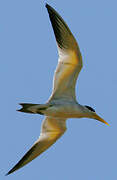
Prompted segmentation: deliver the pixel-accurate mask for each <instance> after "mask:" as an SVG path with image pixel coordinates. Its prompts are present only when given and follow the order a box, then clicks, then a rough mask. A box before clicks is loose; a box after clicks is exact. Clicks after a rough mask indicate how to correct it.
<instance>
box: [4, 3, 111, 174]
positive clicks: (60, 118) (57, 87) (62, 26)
mask: <svg viewBox="0 0 117 180" xmlns="http://www.w3.org/2000/svg"><path fill="white" fill-rule="evenodd" d="M45 6H46V8H47V12H48V14H49V18H50V22H51V25H52V28H53V31H54V35H55V39H56V44H57V49H58V55H59V58H58V65H57V67H56V70H55V74H54V79H53V89H52V94H51V96H50V97H49V99H48V100H47V102H46V103H45V104H29V103H21V104H20V105H21V106H22V107H21V109H19V110H18V111H20V112H24V113H32V114H41V115H44V116H45V118H44V120H43V121H42V126H41V132H40V136H39V138H38V140H37V141H36V142H35V143H34V144H33V146H32V147H31V148H30V149H29V151H28V152H27V153H26V154H25V155H24V156H23V157H22V159H21V160H20V161H19V162H18V163H17V164H16V165H15V166H14V167H13V168H12V169H11V170H10V171H9V172H8V173H7V174H6V175H9V174H11V173H13V172H14V171H16V170H18V169H20V168H22V167H23V166H25V165H26V164H27V163H29V162H30V161H32V160H33V159H35V158H36V157H37V156H39V155H40V154H41V153H43V152H44V151H45V150H46V149H48V148H49V147H50V146H51V145H53V144H54V143H55V142H56V141H57V140H58V139H59V138H60V137H61V136H62V135H63V134H64V133H65V131H66V130H67V127H66V120H67V119H69V118H91V119H95V120H98V121H100V122H103V123H105V124H106V125H109V124H108V123H107V122H106V121H105V120H104V119H103V118H101V117H100V116H99V115H98V114H97V113H96V112H95V110H94V109H93V108H92V107H90V106H86V105H85V106H84V105H81V104H79V103H78V101H77V100H76V93H75V86H76V81H77V78H78V75H79V73H80V71H81V69H82V67H83V62H82V55H81V52H80V49H79V46H78V43H77V42H76V39H75V38H74V36H73V34H72V32H71V31H70V29H69V27H68V26H67V24H66V22H65V21H64V20H63V18H62V17H61V16H60V15H59V14H58V12H57V11H56V10H55V9H54V8H52V7H51V6H50V5H49V4H47V3H46V5H45Z"/></svg>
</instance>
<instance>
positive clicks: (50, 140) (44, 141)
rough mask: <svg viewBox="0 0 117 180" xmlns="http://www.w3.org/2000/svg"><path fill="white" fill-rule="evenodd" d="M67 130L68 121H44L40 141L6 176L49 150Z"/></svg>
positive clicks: (50, 118)
mask: <svg viewBox="0 0 117 180" xmlns="http://www.w3.org/2000/svg"><path fill="white" fill-rule="evenodd" d="M65 130H66V119H58V118H52V117H46V118H45V119H44V120H43V123H42V128H41V133H40V137H39V139H38V140H37V141H36V142H35V143H34V145H33V146H32V147H31V149H30V150H29V151H28V152H27V153H26V154H25V155H24V156H23V157H22V159H21V160H20V161H19V162H18V163H17V164H16V165H15V166H14V167H13V168H12V169H11V170H10V171H9V172H8V173H7V174H6V175H9V174H11V173H13V172H14V171H16V170H18V169H20V168H21V167H23V166H25V165H26V164H27V163H29V162H30V161H32V160H33V159H35V158H36V157H37V156H39V155H40V154H41V153H42V152H44V151H45V150H46V149H48V148H49V147H50V146H51V145H52V144H54V143H55V142H56V140H57V139H58V138H60V137H61V136H62V134H64V132H65Z"/></svg>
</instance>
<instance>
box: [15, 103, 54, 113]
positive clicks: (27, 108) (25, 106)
mask: <svg viewBox="0 0 117 180" xmlns="http://www.w3.org/2000/svg"><path fill="white" fill-rule="evenodd" d="M19 105H21V106H22V108H21V109H18V110H17V111H20V112H24V113H31V114H35V113H37V114H43V112H42V111H44V110H46V109H47V108H48V107H51V106H52V105H50V104H29V103H20V104H19ZM34 106H35V107H34Z"/></svg>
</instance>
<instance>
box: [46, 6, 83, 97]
mask: <svg viewBox="0 0 117 180" xmlns="http://www.w3.org/2000/svg"><path fill="white" fill-rule="evenodd" d="M46 8H47V10H48V13H49V17H50V21H51V24H52V27H53V30H54V34H55V38H56V41H57V47H58V53H59V59H58V65H57V68H56V71H55V76H54V84H53V92H52V95H51V97H50V100H52V99H56V98H67V99H68V98H69V99H76V97H75V84H76V80H77V77H78V74H79V72H80V70H81V68H82V56H81V53H80V49H79V47H78V44H77V42H76V40H75V38H74V36H73V35H72V33H71V31H70V29H69V28H68V26H67V24H66V23H65V22H64V20H63V19H62V17H61V16H60V15H59V14H58V13H57V12H56V11H55V10H54V9H53V8H52V7H51V6H49V5H48V4H46Z"/></svg>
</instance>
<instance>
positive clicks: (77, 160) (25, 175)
mask: <svg viewBox="0 0 117 180" xmlns="http://www.w3.org/2000/svg"><path fill="white" fill-rule="evenodd" d="M47 2H48V4H50V5H51V6H52V7H54V8H55V9H56V10H57V11H58V12H59V13H60V15H61V16H62V17H63V18H64V20H65V21H66V23H67V24H68V26H69V28H70V29H71V31H72V32H73V34H74V36H75V38H76V40H77V41H78V43H79V46H80V50H81V52H82V56H83V64H84V66H83V69H82V71H81V73H80V75H79V79H78V81H77V85H76V94H77V99H78V102H79V103H80V104H84V105H90V106H92V107H93V108H94V109H95V110H96V112H97V113H98V114H99V115H100V116H102V117H103V118H104V119H105V120H106V121H107V122H108V123H109V124H110V127H108V126H106V125H105V124H102V123H100V122H97V121H95V120H90V119H85V118H84V119H70V120H68V122H67V127H68V131H67V132H66V133H65V134H64V135H63V136H62V137H61V139H59V140H58V141H57V142H56V144H54V145H53V146H52V147H51V148H50V149H48V150H47V151H46V152H44V153H43V154H42V155H41V156H40V157H38V158H36V159H35V160H34V161H32V162H31V163H30V164H28V165H27V166H25V167H24V168H22V169H20V170H19V171H17V172H15V173H13V174H11V175H9V176H7V177H5V176H4V174H6V173H7V172H8V170H9V169H11V168H12V167H13V166H14V165H15V164H16V163H17V161H19V160H20V158H21V157H22V156H23V155H24V154H25V153H26V152H27V150H28V149H29V148H30V147H31V146H32V144H33V143H34V141H35V140H36V139H37V138H38V136H39V133H40V127H41V122H42V119H43V117H42V116H40V115H31V114H24V113H20V112H17V111H16V109H18V108H19V105H18V103H21V102H31V103H44V102H46V100H47V99H48V97H49V96H50V94H51V89H52V79H53V73H54V69H55V67H56V64H57V57H58V55H57V48H56V43H55V38H54V34H53V31H52V27H51V24H50V21H49V17H48V14H47V10H46V8H45V2H44V1H42V0H41V1H39V0H38V1H37V0H35V1H31V0H20V1H16V0H10V1H9V0H2V1H0V79H1V80H0V104H1V105H0V119H1V126H0V137H1V148H0V154H1V157H0V167H1V168H0V169H1V170H0V179H2V180H4V179H9V180H12V179H17V180H21V179H28V180H32V179H41V180H45V179H46V180H52V179H53V180H54V179H56V180H60V179H64V180H65V179H67V180H71V179H80V180H86V179H90V180H94V179H95V180H110V179H112V180H113V179H116V178H117V103H116V102H117V96H116V93H117V70H116V67H117V23H116V19H117V11H116V7H117V2H116V1H114V0H111V1H109V0H103V1H102V0H98V1H94V0H88V1H85V0H72V1H67V0H63V1H49V0H48V1H47Z"/></svg>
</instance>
